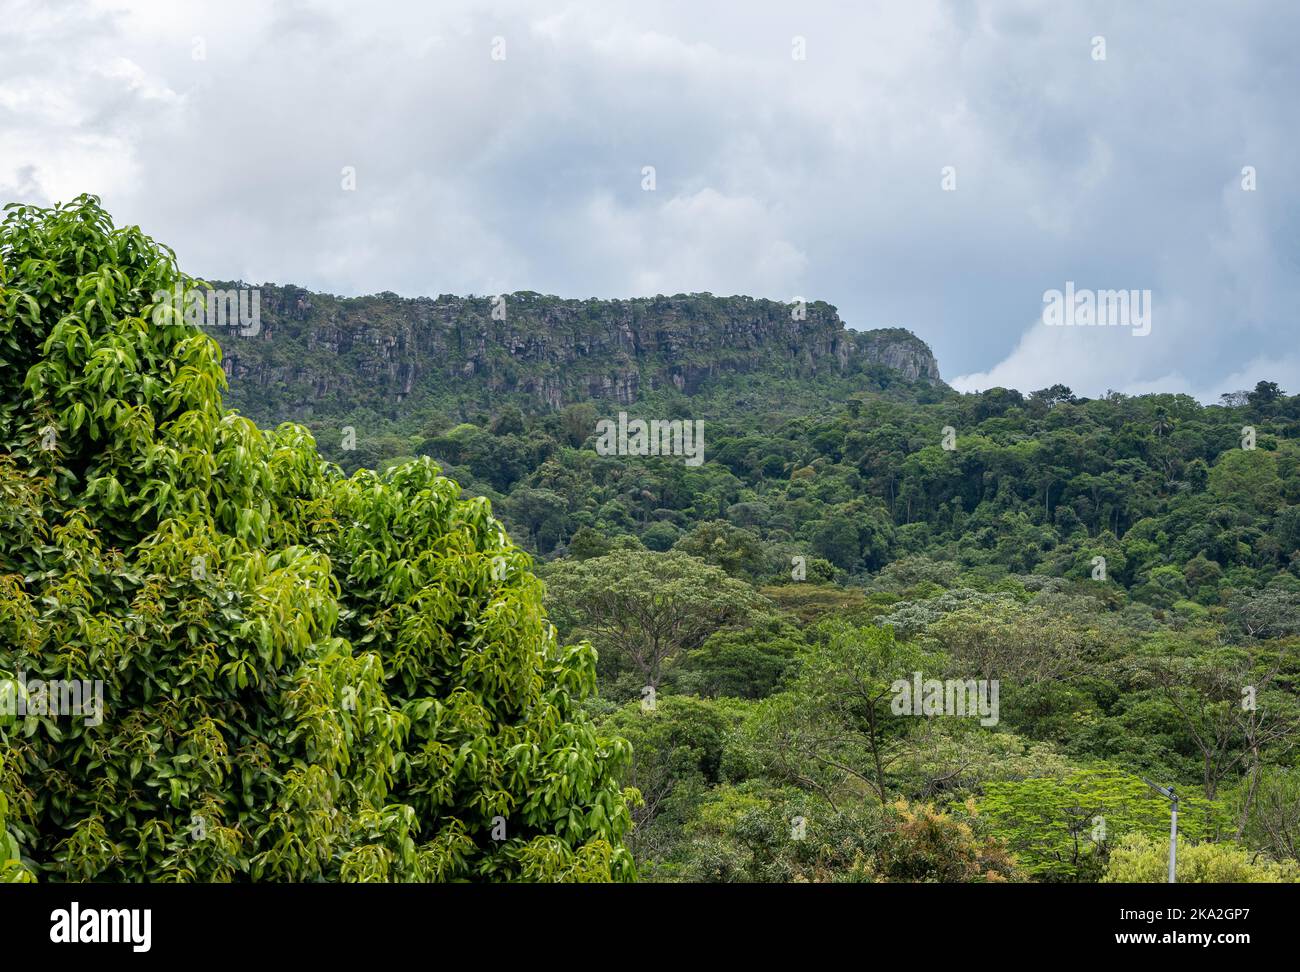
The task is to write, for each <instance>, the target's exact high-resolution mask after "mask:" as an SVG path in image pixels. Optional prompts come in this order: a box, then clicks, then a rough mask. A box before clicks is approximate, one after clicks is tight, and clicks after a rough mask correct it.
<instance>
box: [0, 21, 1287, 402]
mask: <svg viewBox="0 0 1300 972" xmlns="http://www.w3.org/2000/svg"><path fill="white" fill-rule="evenodd" d="M1096 38H1104V59H1100V58H1099V57H1098V55H1099V54H1100V53H1102V51H1101V47H1100V45H1099V44H1098V43H1097V41H1096V40H1095V39H1096ZM1298 39H1300V4H1297V3H1295V2H1292V0H1276V2H1271V3H1253V2H1243V0H1234V2H1231V3H1227V2H1223V3H1213V4H1211V3H1198V2H1189V0H1178V2H1168V3H1163V2H1143V3H1134V2H1131V0H1121V2H1113V3H1109V2H1089V3H1083V2H1080V3H1072V2H1071V3H1066V2H1059V0H1054V2H1028V0H989V2H955V0H954V2H951V3H949V2H942V0H889V2H874V3H870V2H857V3H845V2H826V3H816V2H808V0H783V2H762V0H744V2H735V3H720V2H718V3H705V2H703V0H687V2H680V3H678V2H658V0H633V2H622V0H593V2H589V3H562V2H558V3H545V4H543V3H525V2H509V0H485V2H479V3H466V2H449V0H430V2H414V0H412V2H402V3H398V2H392V3H389V2H380V0H367V2H364V3H358V2H324V0H321V2H315V0H313V2H305V0H304V2H288V0H285V2H267V0H221V2H188V0H162V2H156V3H124V2H114V0H84V2H83V0H69V2H60V0H33V2H27V0H0V201H3V202H9V201H27V202H39V203H49V202H53V201H58V200H65V199H69V198H71V197H73V196H75V195H76V194H78V193H80V192H93V193H96V194H98V195H100V196H101V197H102V198H103V199H104V201H105V204H106V205H107V206H108V208H109V209H110V211H111V212H112V213H113V214H114V217H115V218H116V220H117V221H118V222H120V223H122V222H131V223H138V224H140V225H141V226H143V227H144V228H145V230H146V231H147V232H149V233H150V234H151V235H153V236H154V237H155V238H157V239H159V240H161V241H163V242H166V243H168V244H170V245H171V246H172V247H173V248H174V249H175V250H176V251H177V253H178V255H179V257H180V260H181V265H182V267H183V268H184V269H185V270H187V271H188V272H190V273H192V274H195V275H196V276H207V277H210V278H214V279H222V278H237V279H243V280H246V281H249V282H252V283H261V282H277V283H296V284H301V285H303V286H307V287H310V288H312V289H316V290H325V291H330V292H332V293H339V294H361V293H372V292H376V291H381V290H392V291H396V292H398V293H400V294H404V295H410V296H414V295H419V294H430V295H434V294H439V293H457V294H467V293H477V294H490V293H500V292H509V291H514V290H536V291H541V292H544V293H554V294H560V295H562V296H566V297H593V296H594V297H627V296H636V295H647V294H656V293H665V294H673V293H679V292H694V291H709V292H712V293H715V294H724V295H726V294H750V295H754V296H762V297H771V298H775V299H781V300H789V299H791V298H792V297H795V296H804V297H807V298H816V299H821V300H825V301H828V302H830V303H832V304H834V305H835V306H836V307H838V308H839V311H840V314H841V316H842V317H843V318H844V320H845V322H846V323H847V324H848V325H849V326H850V327H853V328H856V329H859V330H865V329H868V328H873V327H884V326H901V327H906V328H909V329H911V330H912V331H914V332H915V333H917V334H918V335H920V336H921V337H922V338H923V339H925V340H926V341H927V342H929V344H930V345H931V347H933V348H934V350H935V353H936V354H937V355H938V357H939V363H940V368H941V370H942V372H943V374H944V376H945V378H947V379H948V380H950V381H952V382H953V383H954V384H955V385H956V386H957V387H959V388H962V389H975V388H987V387H990V386H992V385H1006V386H1011V387H1016V388H1020V389H1022V390H1024V391H1029V390H1032V389H1035V388H1040V387H1043V386H1045V385H1049V384H1053V383H1055V382H1058V381H1060V382H1064V383H1066V384H1069V385H1071V386H1072V387H1073V388H1074V390H1075V391H1076V392H1077V393H1080V394H1088V395H1096V394H1101V393H1104V392H1105V391H1106V390H1107V389H1115V390H1122V391H1128V392H1142V391H1152V390H1159V391H1183V392H1189V393H1191V394H1195V395H1197V396H1198V397H1201V398H1202V399H1213V398H1215V397H1217V396H1218V394H1219V393H1221V392H1223V391H1228V390H1234V389H1237V388H1244V387H1249V386H1253V385H1254V383H1255V382H1256V381H1257V380H1259V379H1261V378H1266V379H1270V380H1276V381H1278V382H1279V383H1281V384H1282V386H1283V387H1284V388H1285V389H1287V390H1288V391H1290V392H1293V393H1294V392H1300V340H1298V338H1300V319H1298V317H1297V301H1298V299H1300V263H1298V261H1300V246H1298V244H1300V208H1298V207H1297V202H1298V201H1300V171H1298V165H1297V160H1300V144H1297V143H1298V142H1300V134H1297V133H1298V132H1300V125H1298V124H1297V123H1298V122H1300V119H1298V118H1297V114H1298V112H1297V107H1296V106H1297V91H1300V66H1298V65H1300V56H1298V55H1297V53H1296V50H1295V45H1296V43H1297V40H1298ZM801 51H802V52H803V53H804V55H805V56H804V57H803V58H802V59H800V58H799V57H798V56H797V55H799V54H800V52H801ZM647 166H653V167H654V188H653V189H652V190H647V189H646V188H644V186H645V184H646V182H647V179H646V176H645V175H644V173H645V167H647ZM949 166H950V167H952V170H954V172H955V186H956V188H955V189H954V190H952V191H946V190H945V188H944V177H945V167H949ZM1247 166H1249V167H1253V171H1254V180H1255V181H1254V186H1255V188H1254V189H1253V191H1248V190H1247V189H1246V188H1243V181H1248V180H1246V177H1244V176H1243V168H1245V167H1247ZM345 167H351V168H352V170H354V171H355V189H353V190H350V191H349V190H346V189H345V188H344V182H345V177H344V169H345ZM950 175H951V173H950ZM949 184H950V185H951V184H952V179H951V178H950V179H949ZM1067 280H1068V281H1073V282H1074V284H1075V286H1076V287H1078V288H1091V289H1094V290H1107V289H1133V290H1150V291H1151V294H1152V315H1151V330H1150V333H1149V334H1148V335H1147V336H1145V337H1136V336H1135V335H1134V333H1133V331H1132V329H1131V328H1123V327H1113V328H1078V327H1076V328H1057V327H1048V326H1046V325H1045V324H1044V323H1043V320H1042V313H1043V294H1044V291H1046V290H1049V289H1063V288H1064V286H1065V282H1066V281H1067Z"/></svg>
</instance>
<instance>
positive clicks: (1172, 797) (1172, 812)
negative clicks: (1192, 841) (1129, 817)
mask: <svg viewBox="0 0 1300 972" xmlns="http://www.w3.org/2000/svg"><path fill="white" fill-rule="evenodd" d="M1142 782H1143V783H1145V784H1146V785H1147V786H1149V787H1151V789H1153V790H1156V791H1157V792H1159V793H1160V794H1161V795H1162V796H1163V797H1164V798H1165V799H1167V800H1168V801H1169V883H1170V884H1177V883H1178V877H1177V869H1178V794H1177V793H1176V792H1175V791H1174V788H1173V787H1172V786H1171V787H1168V788H1166V787H1163V786H1160V785H1159V784H1158V783H1152V782H1151V781H1150V780H1148V779H1147V778H1146V777H1145V776H1144V777H1142Z"/></svg>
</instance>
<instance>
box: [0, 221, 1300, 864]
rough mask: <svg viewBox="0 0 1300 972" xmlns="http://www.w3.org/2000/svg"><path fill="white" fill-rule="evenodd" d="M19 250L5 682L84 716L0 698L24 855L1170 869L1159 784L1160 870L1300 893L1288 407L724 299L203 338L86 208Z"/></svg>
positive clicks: (1298, 702) (13, 257)
mask: <svg viewBox="0 0 1300 972" xmlns="http://www.w3.org/2000/svg"><path fill="white" fill-rule="evenodd" d="M0 260H2V265H0V392H2V393H3V394H2V395H0V520H2V521H3V526H4V532H3V538H2V539H0V683H3V682H4V681H6V680H7V681H8V682H9V684H11V685H14V684H19V682H22V679H19V678H18V674H19V672H22V673H24V676H25V678H26V679H33V678H35V679H37V680H38V681H39V682H42V683H49V684H54V683H55V682H56V681H57V680H59V679H94V680H101V681H102V682H103V700H104V701H103V708H102V709H101V710H100V713H99V714H100V715H102V716H103V718H102V720H99V721H96V720H95V719H82V720H80V721H76V720H68V719H66V718H62V719H61V718H58V717H56V716H55V715H54V714H53V713H51V712H48V711H46V712H42V711H41V709H40V707H39V706H37V705H33V706H32V707H31V708H32V709H33V710H34V711H28V712H27V713H26V714H25V715H10V716H6V715H4V714H3V712H0V868H3V876H4V877H5V878H6V879H32V878H34V879H39V880H56V881H57V880H72V879H87V878H93V879H99V880H249V879H253V880H257V879H261V880H419V881H432V880H597V881H605V880H626V879H631V878H633V877H639V878H640V879H641V880H649V881H697V882H745V881H781V882H788V881H801V882H802V881H864V882H866V881H869V882H895V881H897V882H914V881H938V882H986V881H999V882H1001V881H1043V882H1093V881H1110V882H1125V881H1156V880H1162V879H1163V867H1164V860H1165V857H1164V855H1165V853H1166V845H1165V843H1164V841H1167V839H1168V820H1169V805H1168V803H1167V801H1166V800H1165V799H1164V798H1163V797H1161V796H1160V795H1158V794H1157V793H1155V792H1154V791H1153V790H1152V789H1150V787H1149V786H1148V785H1147V784H1146V783H1145V782H1144V778H1145V779H1146V780H1152V781H1155V782H1158V783H1161V784H1162V785H1166V786H1168V785H1173V786H1175V787H1176V788H1177V790H1178V792H1179V794H1180V795H1181V798H1182V799H1181V803H1180V815H1179V819H1180V835H1181V839H1182V840H1184V841H1185V842H1186V843H1185V849H1184V850H1183V852H1181V853H1180V863H1179V867H1180V871H1179V878H1180V880H1184V881H1252V882H1254V881H1259V882H1265V881H1267V882H1274V881H1297V880H1300V858H1298V854H1300V758H1298V753H1300V748H1298V747H1297V743H1300V695H1298V694H1297V680H1298V679H1300V661H1298V660H1297V657H1296V648H1297V646H1300V395H1292V396H1288V395H1287V394H1286V393H1285V391H1284V390H1283V389H1280V388H1278V387H1277V386H1276V385H1275V384H1272V383H1270V382H1269V381H1267V380H1261V381H1259V383H1258V384H1257V385H1256V386H1255V387H1254V388H1252V389H1249V390H1243V391H1242V392H1240V393H1238V394H1233V395H1229V396H1225V399H1224V400H1223V401H1222V402H1220V403H1218V404H1214V405H1208V406H1207V405H1203V404H1200V403H1198V402H1196V401H1195V400H1193V399H1191V398H1188V397H1186V396H1179V395H1144V396H1138V397H1132V396H1126V395H1122V394H1111V395H1108V396H1107V397H1105V398H1101V399H1092V400H1089V399H1084V398H1080V397H1078V396H1076V395H1075V394H1074V393H1073V392H1072V391H1071V390H1070V389H1069V388H1065V387H1063V386H1060V385H1057V386H1053V387H1049V388H1045V389H1041V390H1036V391H1028V392H1022V391H1016V390H1011V389H1002V388H995V389H990V390H988V391H985V392H983V393H980V394H958V393H957V392H955V391H953V390H952V389H950V388H948V387H947V386H946V385H945V384H943V382H942V381H941V380H940V378H939V373H938V370H937V365H936V364H935V363H934V359H933V356H932V355H930V354H929V350H928V348H926V347H925V346H924V343H923V342H921V341H920V340H919V339H917V338H916V337H915V336H913V335H911V334H908V333H907V332H905V331H901V330H896V329H889V330H885V331H873V332H865V333H857V332H850V331H848V330H847V329H845V328H844V326H843V324H842V322H840V321H839V319H838V315H837V314H836V313H835V310H834V308H831V307H829V305H825V304H816V303H810V304H808V305H807V317H806V318H804V319H799V318H798V317H797V316H791V315H792V310H793V308H791V307H789V306H786V305H782V304H778V303H775V302H755V301H749V299H748V298H714V297H710V296H708V295H689V296H683V295H679V296H678V297H673V298H657V299H645V300H641V301H630V302H579V301H560V300H558V299H557V298H544V297H541V296H539V295H530V296H527V297H526V299H521V298H520V296H519V295H509V296H508V297H507V298H506V299H505V304H504V306H505V315H506V316H505V319H504V320H497V319H495V318H493V316H492V314H493V309H494V306H497V305H495V304H494V302H493V301H492V300H491V299H486V298H484V299H470V298H465V299H461V298H438V299H437V300H436V301H434V300H429V301H423V302H421V301H409V302H404V301H401V300H400V299H398V298H395V297H391V296H389V295H380V297H376V298H357V299H355V302H353V303H348V302H344V301H341V300H340V299H337V298H327V297H324V296H322V295H313V294H310V293H308V292H306V291H301V290H297V289H290V288H270V287H268V288H267V289H266V293H265V295H264V296H265V297H266V300H267V303H266V309H267V316H266V320H265V322H264V323H265V325H266V326H264V327H261V328H260V329H258V330H257V332H256V333H249V334H246V335H241V334H237V333H234V332H233V331H231V330H230V329H225V330H222V331H217V332H214V333H213V334H210V335H205V334H203V333H202V332H200V331H199V330H197V329H195V328H194V327H192V326H191V325H189V324H188V323H186V322H185V321H184V320H183V319H180V318H179V317H178V316H174V315H171V312H170V311H169V310H168V309H163V310H162V311H159V310H158V303H159V302H158V301H156V300H155V299H154V296H153V295H154V294H156V293H158V292H159V291H169V290H171V289H172V288H173V286H174V284H175V282H176V281H177V280H178V279H180V276H179V272H178V270H177V268H176V266H175V261H174V258H173V256H172V255H171V254H170V252H169V251H167V250H166V249H165V248H162V247H159V246H158V245H157V244H155V243H153V241H151V240H149V239H148V238H147V237H145V236H144V234H143V233H141V232H140V231H139V230H138V229H136V228H134V227H130V228H115V227H113V225H112V223H111V221H110V220H109V218H108V216H107V215H106V214H105V213H104V212H103V211H102V210H101V209H100V208H99V205H98V201H97V200H94V199H93V198H90V197H82V198H81V199H79V200H77V201H76V202H75V203H74V204H71V205H70V206H68V207H66V208H61V209H57V210H44V209H36V208H32V207H18V208H14V209H11V210H10V212H9V215H8V217H7V219H6V221H5V222H4V224H3V231H2V236H0ZM760 305H761V306H760ZM318 313H319V314H321V315H322V317H321V318H320V319H317V318H315V317H313V315H314V314H318ZM295 314H296V315H297V316H296V317H295V316H294V315H295ZM169 315H171V316H169ZM421 315H423V316H421ZM622 316H625V317H626V318H627V320H626V321H624V322H623V323H624V324H626V331H624V330H622V329H621V327H622V325H621V324H619V320H620V318H621V317H622ZM289 322H292V323H289ZM611 329H612V330H611ZM610 334H613V337H612V338H610V339H609V340H608V341H606V340H605V339H604V338H603V337H602V335H610ZM623 334H626V335H627V337H626V338H624V337H620V335H623ZM471 335H473V336H475V337H474V339H473V340H470V336H471ZM213 337H216V338H218V339H219V341H220V346H219V345H218V343H217V341H216V340H213V339H212V338H213ZM389 337H391V338H392V340H393V343H392V344H386V343H385V342H386V341H387V340H388V338H389ZM607 379H608V380H607ZM227 383H228V384H229V386H230V388H229V391H227V390H226V388H225V386H226V385H227ZM223 395H224V396H225V397H224V399H223ZM232 405H233V406H234V408H233V409H232ZM620 411H622V412H626V413H629V414H631V415H632V416H634V417H640V418H643V419H661V420H665V421H678V422H688V423H702V426H701V427H702V429H703V451H702V458H703V461H702V462H701V463H700V464H699V465H691V464H688V463H687V462H684V461H683V458H682V456H680V455H662V456H648V455H625V454H605V453H604V452H602V450H601V449H600V448H598V443H599V436H600V433H599V431H598V429H599V423H600V422H601V421H602V420H614V419H616V418H617V417H618V413H619V412H620ZM932 685H938V686H939V689H938V691H937V694H936V693H935V692H933V691H932V689H931V686H932ZM954 686H955V687H956V688H955V690H954V688H953V687H954ZM19 691H20V692H25V693H27V696H28V698H27V701H31V698H30V696H31V693H30V692H28V691H27V686H26V684H25V683H24V684H23V686H22V688H21V689H20V690H19ZM904 696H906V698H905V699H904ZM900 700H901V701H900ZM954 700H955V701H957V702H963V701H964V702H966V703H968V704H967V705H965V706H964V707H962V708H960V709H958V710H957V711H953V702H954Z"/></svg>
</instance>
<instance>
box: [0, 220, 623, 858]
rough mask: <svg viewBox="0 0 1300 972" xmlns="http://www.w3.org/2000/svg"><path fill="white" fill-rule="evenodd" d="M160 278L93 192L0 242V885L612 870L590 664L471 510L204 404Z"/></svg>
mask: <svg viewBox="0 0 1300 972" xmlns="http://www.w3.org/2000/svg"><path fill="white" fill-rule="evenodd" d="M183 279H184V278H182V277H181V275H180V274H179V273H178V271H177V269H176V264H175V258H174V256H173V254H172V253H171V252H170V251H169V250H167V249H165V248H163V247H160V246H158V245H157V244H155V243H154V242H153V241H152V240H150V239H149V238H148V237H146V236H145V235H144V234H143V233H141V232H140V230H139V229H138V228H136V227H126V228H114V226H113V225H112V223H111V221H110V219H109V217H108V215H107V214H106V213H105V212H104V211H103V210H102V209H101V208H100V205H99V201H98V200H97V199H95V198H94V197H89V196H83V197H80V198H78V199H77V200H76V201H74V202H73V203H71V204H69V205H67V206H65V207H56V208H53V209H41V208H35V207H27V206H17V207H10V209H9V213H8V215H7V217H6V219H5V221H4V223H3V227H2V228H0V684H4V685H7V686H8V688H9V690H10V692H9V694H10V698H11V700H12V701H13V702H15V703H16V702H17V701H18V699H19V697H21V698H22V701H23V703H24V708H25V709H26V711H25V713H24V712H20V711H18V710H17V705H16V704H14V705H11V706H10V707H9V708H10V709H13V710H14V711H13V712H11V713H10V714H8V715H6V714H4V710H2V709H0V814H2V815H3V818H0V875H3V876H7V877H10V878H13V877H17V876H21V875H23V874H26V873H32V874H35V875H36V876H37V877H40V878H43V879H47V880H74V879H98V880H147V881H168V880H180V881H189V880H240V879H262V880H307V881H310V880H417V881H427V880H609V879H629V878H631V877H633V876H634V875H633V869H632V864H631V858H630V856H629V855H628V853H627V851H626V850H625V849H624V847H623V843H622V840H623V835H624V834H625V832H626V830H627V828H628V826H629V824H630V819H629V814H628V811H627V807H626V803H625V795H624V793H623V792H622V791H620V789H619V788H618V785H617V777H618V774H619V773H620V772H621V770H622V767H623V766H624V765H625V764H626V762H627V760H628V756H629V752H628V746H627V744H626V742H625V741H623V740H621V739H618V738H604V737H602V736H600V735H599V734H598V733H597V732H596V730H595V728H594V727H593V726H592V725H591V724H590V723H589V722H588V721H587V720H586V719H585V718H583V717H582V716H581V715H579V713H578V711H577V709H576V706H577V704H578V701H579V700H580V699H581V697H583V696H584V695H586V694H588V693H590V692H591V691H593V690H594V685H595V656H594V652H593V651H592V649H591V648H590V647H589V646H587V645H578V646H573V647H564V646H562V645H560V644H559V643H558V642H557V640H556V637H555V629H554V628H553V627H552V626H551V625H550V623H549V622H548V621H547V620H546V618H545V615H544V613H543V611H542V607H541V586H540V583H539V582H538V581H537V580H536V579H535V578H534V577H533V576H532V574H531V573H530V571H529V569H528V568H529V561H528V559H527V557H526V556H525V555H524V554H523V553H522V552H520V551H519V550H518V549H516V548H515V547H514V546H513V545H512V544H511V543H510V541H509V539H508V538H507V537H506V535H505V533H504V531H503V530H502V529H501V527H500V524H499V523H498V522H497V521H496V520H495V519H494V518H493V517H492V515H491V512H490V510H489V508H488V505H487V503H486V502H485V501H482V500H465V499H462V498H461V497H460V494H459V489H458V487H457V486H456V485H455V484H454V483H452V482H450V481H448V480H446V479H443V478H441V477H440V476H439V475H438V471H437V467H435V466H434V465H433V464H432V463H431V462H429V461H428V460H421V461H419V462H412V463H408V464H404V465H400V466H397V467H395V468H393V469H390V470H389V471H388V472H386V473H385V474H383V475H377V474H374V473H370V472H362V473H358V474H357V475H356V476H355V477H353V478H351V479H345V478H343V477H342V475H341V473H339V471H338V470H337V469H336V468H335V467H333V466H330V465H328V464H327V463H325V462H324V461H323V460H322V459H321V458H320V456H319V455H318V454H317V452H316V449H315V444H314V443H313V441H312V439H311V437H310V436H309V435H308V434H307V433H306V431H305V430H304V429H302V428H300V427H298V426H293V425H283V426H281V427H280V428H278V429H276V430H275V431H265V430H262V429H259V428H258V427H257V426H255V425H254V424H253V423H252V422H250V421H248V420H246V419H244V418H241V417H240V416H238V415H237V414H234V413H230V412H225V411H224V410H223V409H222V406H221V397H220V395H221V390H222V388H223V386H224V376H223V373H222V369H221V364H220V352H219V349H218V347H217V345H216V344H215V343H214V342H213V341H212V340H211V339H210V338H209V337H207V336H205V335H203V334H201V333H200V332H199V331H197V330H196V329H195V328H194V327H192V326H191V325H190V324H189V323H187V322H186V320H184V319H183V317H184V315H182V314H178V313H177V312H176V309H175V308H172V307H171V306H169V305H167V304H166V303H165V302H161V301H156V299H155V298H156V295H157V294H158V293H159V292H161V291H169V290H171V288H172V287H173V285H174V284H175V283H176V282H177V281H182V280H183ZM192 283H193V282H192V281H184V283H183V286H187V287H188V286H191V285H192ZM20 672H21V673H22V677H21V678H18V675H19V673H20ZM70 679H76V680H87V681H90V682H91V683H93V682H94V681H96V680H99V681H102V683H103V706H102V710H101V711H100V712H99V713H98V715H99V718H93V717H91V718H88V717H86V713H85V712H83V713H82V714H81V716H80V717H78V716H76V715H73V714H70V713H68V712H58V713H57V714H50V713H49V712H48V711H47V709H46V707H45V706H44V705H42V704H41V703H40V701H39V699H38V696H39V695H40V690H39V683H47V682H52V681H54V680H70ZM33 685H38V688H37V689H36V690H35V691H29V688H30V687H31V686H33ZM29 703H30V704H29ZM14 861H17V862H18V863H14Z"/></svg>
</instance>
